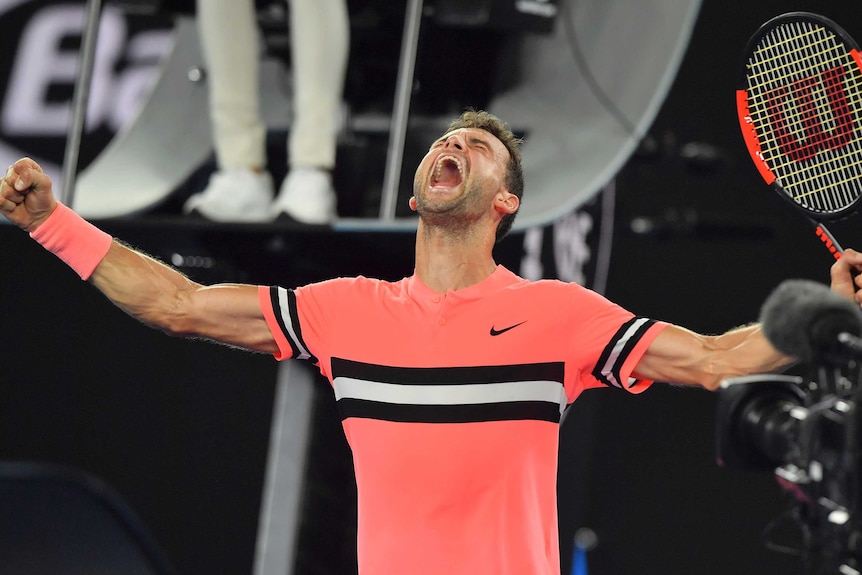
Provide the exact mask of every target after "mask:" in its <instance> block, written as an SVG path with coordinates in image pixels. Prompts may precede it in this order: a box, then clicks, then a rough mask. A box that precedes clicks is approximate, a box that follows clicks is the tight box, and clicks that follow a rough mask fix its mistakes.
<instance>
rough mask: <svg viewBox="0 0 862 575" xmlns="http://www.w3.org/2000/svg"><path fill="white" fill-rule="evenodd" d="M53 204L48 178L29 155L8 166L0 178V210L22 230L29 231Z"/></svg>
mask: <svg viewBox="0 0 862 575" xmlns="http://www.w3.org/2000/svg"><path fill="white" fill-rule="evenodd" d="M56 207H57V200H56V199H55V198H54V194H53V193H52V191H51V178H49V177H48V175H47V174H45V173H44V172H43V171H42V168H41V167H40V166H39V164H37V163H36V162H34V161H33V160H31V159H30V158H22V159H20V160H18V161H17V162H15V163H14V164H12V165H11V166H9V169H8V170H6V175H5V176H4V177H3V179H2V180H0V213H2V214H3V215H4V216H5V217H6V219H8V220H9V221H10V222H12V223H13V224H15V225H16V226H18V227H19V228H21V229H22V230H24V231H26V232H32V231H33V230H35V229H36V227H38V226H39V224H41V223H42V222H43V221H45V219H46V218H47V217H48V216H49V215H50V214H51V212H53V211H54V208H56Z"/></svg>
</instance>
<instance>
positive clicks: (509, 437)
mask: <svg viewBox="0 0 862 575" xmlns="http://www.w3.org/2000/svg"><path fill="white" fill-rule="evenodd" d="M259 293H260V300H261V307H262V309H263V312H264V315H265V317H266V318H267V321H268V323H269V325H270V328H271V330H272V333H273V335H274V337H275V339H276V341H277V342H278V344H279V349H280V351H279V353H278V354H276V357H277V358H278V359H286V358H291V357H293V358H298V359H306V360H310V361H312V362H313V363H315V364H316V365H317V366H318V367H319V369H320V372H321V373H322V374H323V375H324V376H325V377H326V378H327V379H329V381H330V382H331V383H332V386H333V389H334V391H335V396H336V399H337V403H338V408H339V411H340V413H341V417H342V424H343V427H344V433H345V435H346V437H347V440H348V442H349V444H350V447H351V449H352V451H353V461H354V468H355V473H356V484H357V490H358V501H359V503H358V504H359V514H358V516H359V524H358V542H357V545H358V557H359V572H360V573H361V574H362V575H398V574H401V573H404V574H410V575H423V574H429V575H430V574H435V575H436V574H447V575H460V574H463V575H476V574H481V573H488V574H495V575H558V574H559V572H560V558H559V547H558V528H557V502H556V478H557V447H558V435H559V422H560V416H561V414H562V412H563V410H564V409H565V408H566V406H567V405H568V404H569V403H571V402H573V401H574V400H575V399H576V398H577V397H578V395H580V393H581V392H582V391H583V390H584V389H587V388H592V387H600V386H613V387H619V388H621V389H625V390H627V391H630V392H633V393H639V392H641V391H643V390H644V389H646V387H648V386H649V384H650V383H651V382H647V381H633V380H630V378H629V375H630V373H631V371H632V369H633V367H634V366H635V365H636V364H637V362H638V360H639V358H640V357H641V356H642V355H643V353H644V352H645V351H646V349H647V347H648V346H649V344H650V343H651V342H652V340H653V339H654V338H655V336H656V335H658V333H659V332H660V331H661V329H662V328H663V327H664V326H666V324H664V323H661V322H656V321H653V320H649V319H646V318H638V317H635V316H633V315H632V314H631V313H630V312H628V311H626V310H625V309H623V308H621V307H619V306H617V305H616V304H613V303H611V302H609V301H608V300H606V299H605V298H603V297H601V296H600V295H598V294H596V293H594V292H592V291H589V290H587V289H585V288H583V287H581V286H579V285H577V284H567V283H563V282H559V281H554V280H543V281H538V282H530V281H527V280H524V279H522V278H520V277H518V276H516V275H515V274H513V273H512V272H510V271H509V270H507V269H505V268H504V267H502V266H498V267H497V269H496V271H495V272H494V273H493V274H492V275H491V276H490V277H488V278H487V279H485V280H484V281H482V282H480V283H479V284H476V285H473V286H471V287H469V288H466V289H462V290H457V291H450V292H446V293H437V292H434V291H432V290H431V289H430V288H428V287H427V286H426V285H424V284H423V283H422V282H421V281H420V280H419V279H418V278H416V277H415V276H412V277H410V278H405V279H403V280H401V281H398V282H394V283H391V282H385V281H380V280H373V279H368V278H364V277H357V278H340V279H335V280H330V281H326V282H322V283H317V284H312V285H308V286H304V287H301V288H298V289H296V290H289V289H284V288H278V287H271V288H270V287H263V286H262V287H261V288H260V292H259Z"/></svg>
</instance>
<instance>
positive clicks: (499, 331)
mask: <svg viewBox="0 0 862 575" xmlns="http://www.w3.org/2000/svg"><path fill="white" fill-rule="evenodd" d="M521 323H527V320H524V321H522V322H521ZM521 323H516V324H515V325H510V326H509V327H504V328H503V329H494V326H491V335H500V334H501V333H506V332H507V331H509V330H510V329H515V328H516V327H518V326H519V325H521Z"/></svg>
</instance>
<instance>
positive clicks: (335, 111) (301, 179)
mask: <svg viewBox="0 0 862 575" xmlns="http://www.w3.org/2000/svg"><path fill="white" fill-rule="evenodd" d="M288 3H289V5H290V42H291V44H290V49H291V66H292V70H293V80H294V82H293V83H294V100H293V118H292V121H291V125H290V136H289V141H288V150H289V151H288V156H289V157H288V163H289V172H288V175H287V177H286V178H285V180H284V182H283V183H282V185H281V190H280V192H279V195H278V198H277V199H276V201H275V203H274V204H273V207H272V216H273V217H285V216H287V217H289V218H291V219H293V220H296V221H299V222H302V223H308V224H322V223H326V222H329V221H330V220H332V219H333V218H334V217H335V216H336V195H335V190H334V189H333V185H332V170H333V168H334V167H335V150H336V144H337V136H338V123H339V115H340V106H341V100H342V95H343V91H344V77H345V74H346V70H347V60H348V57H349V48H350V25H349V20H348V12H347V5H346V0H290V1H289V2H288Z"/></svg>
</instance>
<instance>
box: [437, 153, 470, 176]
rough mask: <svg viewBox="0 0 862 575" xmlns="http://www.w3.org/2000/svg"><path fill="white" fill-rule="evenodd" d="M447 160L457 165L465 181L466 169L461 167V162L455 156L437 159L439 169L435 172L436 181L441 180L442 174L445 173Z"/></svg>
mask: <svg viewBox="0 0 862 575" xmlns="http://www.w3.org/2000/svg"><path fill="white" fill-rule="evenodd" d="M446 160H449V161H451V162H454V163H455V165H456V166H457V167H458V173H460V174H461V179H463V178H464V167H463V166H462V165H461V160H460V159H459V158H457V157H455V156H440V157H439V158H437V168H436V169H435V170H434V179H435V180H439V179H440V172H442V171H443V162H444V161H446Z"/></svg>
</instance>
